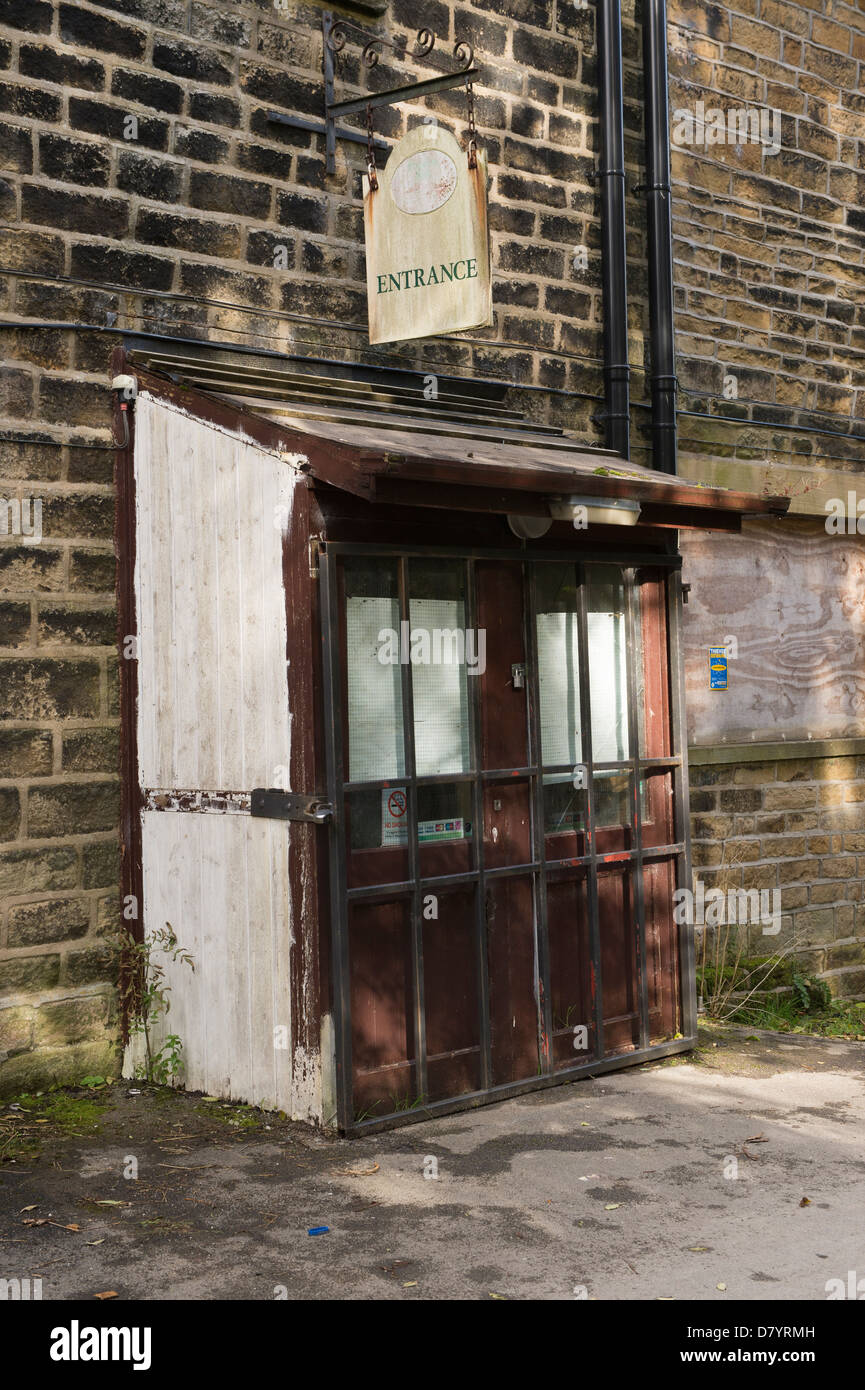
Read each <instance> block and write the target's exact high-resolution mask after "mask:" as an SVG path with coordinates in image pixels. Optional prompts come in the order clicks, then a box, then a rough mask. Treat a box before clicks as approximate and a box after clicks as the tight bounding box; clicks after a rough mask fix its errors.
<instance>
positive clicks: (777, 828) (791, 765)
mask: <svg viewBox="0 0 865 1390" xmlns="http://www.w3.org/2000/svg"><path fill="white" fill-rule="evenodd" d="M863 805H865V759H863V758H861V757H858V758H856V757H853V758H845V757H838V758H779V759H777V760H776V761H774V762H753V763H750V764H747V765H741V764H735V763H725V764H715V765H710V764H707V765H702V766H696V767H692V768H691V811H692V832H693V842H692V856H693V866H694V877H695V879H696V878H699V879H701V880H702V881H703V883H704V884H705V885H706V888H707V889H708V888H719V889H721V890H723V891H724V892H725V893H726V892H727V891H728V890H729V889H731V888H732V889H738V888H744V889H769V890H771V889H778V890H779V891H780V907H781V930H780V932H779V933H778V934H777V935H769V936H766V935H764V934H763V932H762V928H761V926H760V925H759V924H751V926H750V927H749V944H750V949H751V951H752V952H753V954H754V955H769V954H773V953H774V952H775V951H776V950H778V949H782V950H783V949H786V948H788V947H789V946H791V945H792V944H794V943H795V947H796V949H795V955H796V957H797V958H798V959H799V960H801V961H802V963H803V965H804V967H805V968H806V969H807V970H808V971H809V972H813V973H814V974H815V975H820V976H822V977H823V978H824V979H825V980H826V981H827V982H828V984H829V986H830V988H831V989H832V992H833V994H836V995H840V996H842V997H849V998H863V997H865V900H863V885H865V817H863Z"/></svg>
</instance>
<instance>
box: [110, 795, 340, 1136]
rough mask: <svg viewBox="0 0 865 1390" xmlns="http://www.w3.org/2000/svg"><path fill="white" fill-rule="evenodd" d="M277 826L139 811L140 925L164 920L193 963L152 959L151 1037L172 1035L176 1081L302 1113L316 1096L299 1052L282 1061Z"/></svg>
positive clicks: (284, 1023)
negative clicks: (158, 993) (157, 976)
mask: <svg viewBox="0 0 865 1390" xmlns="http://www.w3.org/2000/svg"><path fill="white" fill-rule="evenodd" d="M289 833H290V829H289V826H288V824H287V823H286V822H283V821H269V820H253V819H252V818H251V817H249V816H245V815H218V814H206V813H205V814H196V813H193V812H182V811H181V812H172V811H147V812H145V814H144V836H143V842H144V847H143V867H144V902H145V913H146V923H147V927H148V929H149V930H152V929H155V928H156V927H159V926H162V925H163V924H164V923H165V922H170V923H171V925H172V927H173V929H174V931H175V933H176V935H177V938H178V941H179V942H180V944H181V945H182V946H184V947H185V949H186V950H188V951H189V953H190V955H191V956H192V957H193V961H194V965H195V970H194V972H193V971H192V970H190V968H189V967H188V966H186V965H182V964H179V963H178V964H174V965H172V964H170V963H169V962H167V961H166V960H165V958H164V957H163V956H162V955H158V956H157V957H156V958H157V959H159V960H160V962H161V963H162V964H163V965H164V966H165V970H166V978H167V982H168V984H169V985H170V987H171V993H170V996H169V997H170V1000H171V1007H170V1009H169V1012H168V1014H167V1015H166V1017H165V1018H164V1019H163V1020H162V1021H161V1022H160V1024H159V1025H158V1028H157V1032H156V1043H157V1046H158V1045H159V1044H160V1043H161V1041H162V1040H163V1039H164V1037H165V1036H166V1034H167V1033H177V1034H178V1035H179V1037H180V1038H181V1040H182V1043H183V1053H182V1056H183V1061H184V1068H185V1070H184V1074H183V1077H182V1080H183V1083H184V1085H185V1086H186V1087H187V1088H188V1089H189V1090H193V1091H204V1092H205V1093H206V1094H208V1095H218V1096H224V1097H227V1098H229V1099H232V1100H238V1101H251V1102H253V1103H255V1104H258V1105H261V1106H263V1107H264V1108H265V1109H271V1110H284V1111H285V1112H286V1114H288V1115H290V1116H292V1117H293V1118H297V1119H304V1120H307V1119H318V1118H320V1115H321V1093H320V1080H319V1078H318V1075H317V1073H316V1074H312V1075H311V1074H310V1070H309V1067H308V1065H307V1063H308V1059H307V1058H305V1057H304V1058H303V1059H301V1067H300V1070H299V1074H298V1075H297V1077H296V1078H295V1077H294V1075H293V1068H292V1055H291V1050H290V1039H291V982H290V977H289V961H290V947H291V937H290V935H288V934H287V930H286V928H287V917H288V900H289V882H288V837H289ZM277 1030H279V1031H277ZM282 1037H284V1038H285V1041H286V1043H287V1044H288V1045H287V1046H286V1047H281V1046H278V1045H277V1044H278V1043H279V1042H280V1041H281V1040H282ZM127 1070H128V1068H127Z"/></svg>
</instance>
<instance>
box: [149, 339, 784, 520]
mask: <svg viewBox="0 0 865 1390" xmlns="http://www.w3.org/2000/svg"><path fill="white" fill-rule="evenodd" d="M250 356H254V355H252V354H250ZM225 357H229V360H228V361H226V360H224V359H225ZM232 358H233V355H231V356H229V354H227V353H219V352H218V350H216V351H214V350H212V349H211V350H210V351H208V352H206V353H203V354H198V353H196V355H194V356H192V355H187V354H186V353H179V352H177V351H176V350H175V351H174V352H173V353H171V354H167V353H160V352H154V351H152V350H149V349H148V350H144V351H142V350H141V349H140V348H137V349H136V350H135V351H133V352H132V353H131V354H129V357H128V359H127V360H128V366H127V368H126V370H132V371H134V372H135V374H136V375H137V376H138V378H139V387H140V389H144V390H151V391H153V392H154V393H155V394H157V395H161V396H163V397H167V398H169V399H173V400H174V402H175V403H176V404H177V405H179V406H181V407H184V408H186V409H193V410H194V411H195V412H196V413H197V414H200V415H202V416H204V417H205V418H211V419H212V420H213V421H214V422H215V423H219V424H221V425H223V426H224V427H227V428H231V429H234V430H237V431H239V432H241V433H246V434H247V435H249V436H250V437H253V438H255V439H256V440H257V442H259V443H260V444H262V445H264V446H265V447H268V448H272V449H273V448H275V449H277V450H278V451H279V452H280V453H284V454H296V455H303V456H304V457H303V460H302V461H301V463H300V467H301V468H302V470H303V471H304V472H305V473H307V474H308V475H309V476H310V477H311V478H313V479H315V480H316V481H317V482H320V483H324V484H328V485H330V486H333V487H337V488H341V489H343V490H345V491H347V492H350V493H353V494H354V495H356V496H358V497H362V498H364V499H366V500H367V501H370V502H379V503H388V504H392V505H402V506H427V507H437V508H446V509H456V510H468V511H484V512H499V513H510V514H516V515H523V516H538V517H549V516H550V504H551V502H555V501H558V500H561V499H568V498H575V499H578V500H581V501H586V502H588V501H590V500H591V501H596V503H597V505H603V504H604V503H605V502H607V503H610V502H617V501H621V500H625V501H630V502H637V503H639V505H640V524H641V525H647V526H653V525H654V526H674V527H681V528H688V527H698V528H701V529H709V530H729V531H737V530H739V527H740V524H741V521H742V519H743V518H745V517H763V516H783V515H784V513H785V512H786V511H787V508H788V506H789V498H787V497H772V496H757V495H756V494H753V493H749V492H737V491H731V490H729V489H726V488H716V487H706V486H705V485H703V484H700V483H692V482H689V481H687V480H686V479H684V478H681V477H679V476H678V475H675V476H674V475H670V474H666V473H659V472H656V471H655V470H653V469H651V468H645V467H643V466H642V465H641V464H637V463H632V462H630V461H628V460H626V459H623V458H621V457H620V456H619V455H618V454H616V453H615V452H613V451H612V450H608V449H601V448H593V447H591V446H589V445H586V444H585V443H583V442H582V441H580V440H578V439H576V438H575V437H573V436H572V435H569V434H568V433H567V432H566V431H565V430H563V429H558V428H554V427H553V428H551V427H549V426H545V425H540V424H537V423H536V422H534V421H532V420H529V419H528V418H526V417H525V416H524V415H521V414H520V413H519V412H517V411H515V410H513V409H509V408H508V407H507V406H506V405H505V404H504V400H503V398H504V394H505V392H506V390H507V389H508V386H509V385H511V384H509V383H504V382H503V383H501V387H502V390H501V399H499V400H496V399H491V398H490V395H489V394H487V395H486V396H481V397H478V396H477V395H474V394H473V395H469V394H467V393H468V392H469V391H471V390H472V384H471V383H469V382H467V383H465V384H463V383H461V382H460V383H459V384H458V386H457V388H456V389H455V388H454V378H439V379H438V380H439V381H440V382H442V383H443V385H442V387H441V388H440V389H439V390H438V394H436V395H434V396H433V398H432V399H429V400H428V399H427V398H426V397H425V395H424V393H423V390H422V389H421V388H420V387H419V386H417V385H415V384H414V383H415V382H417V381H418V380H423V378H420V377H419V376H417V375H416V374H408V373H406V374H405V375H406V376H407V377H409V379H410V380H411V378H413V382H412V384H410V385H408V386H406V385H402V384H397V385H393V384H391V383H389V382H387V383H385V384H384V385H382V384H381V382H380V380H378V381H377V380H375V379H373V380H372V381H370V380H369V379H366V380H364V379H363V378H362V377H361V378H360V379H358V378H357V377H356V376H355V375H353V374H352V375H348V374H346V373H348V372H352V373H354V371H355V370H356V369H352V368H349V367H348V365H347V364H345V371H344V374H340V373H336V374H333V368H334V366H335V365H336V364H327V366H328V368H329V369H330V370H331V373H332V374H331V375H330V376H329V377H327V376H325V377H323V376H322V375H321V374H315V375H313V374H309V373H308V372H305V371H301V370H298V369H297V368H287V367H285V366H282V365H281V366H280V367H275V366H271V365H270V361H272V359H270V361H269V362H268V366H267V367H265V368H263V367H262V366H261V365H260V360H259V362H258V363H256V364H255V365H250V364H249V359H248V358H247V359H246V360H245V361H244V360H237V359H234V360H232ZM278 360H279V361H280V362H284V361H285V359H278ZM339 365H340V366H343V364H339ZM374 373H375V369H374V368H371V369H368V372H367V377H368V378H369V377H370V376H372V377H373V378H374ZM445 383H446V384H445ZM459 387H463V392H461V391H460V390H459ZM514 389H519V388H518V387H516V388H514Z"/></svg>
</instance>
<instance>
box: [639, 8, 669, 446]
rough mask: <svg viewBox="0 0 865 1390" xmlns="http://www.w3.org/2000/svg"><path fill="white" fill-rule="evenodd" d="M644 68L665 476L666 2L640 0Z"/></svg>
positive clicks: (652, 303)
mask: <svg viewBox="0 0 865 1390" xmlns="http://www.w3.org/2000/svg"><path fill="white" fill-rule="evenodd" d="M643 67H644V70H645V77H646V194H647V200H648V209H647V210H648V218H647V221H648V231H649V317H650V322H651V329H650V353H651V363H652V368H651V371H652V378H651V385H652V466H653V467H654V468H657V469H660V470H661V472H663V473H675V472H676V344H675V336H674V330H673V213H672V193H671V188H670V124H669V107H668V102H667V5H666V0H643Z"/></svg>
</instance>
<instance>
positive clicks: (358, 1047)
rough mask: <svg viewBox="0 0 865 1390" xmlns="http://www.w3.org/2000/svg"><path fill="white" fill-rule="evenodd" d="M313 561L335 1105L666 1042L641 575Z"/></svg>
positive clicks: (663, 877)
mask: <svg viewBox="0 0 865 1390" xmlns="http://www.w3.org/2000/svg"><path fill="white" fill-rule="evenodd" d="M346 550H347V548H346ZM330 563H333V561H331V562H330ZM332 573H333V574H334V577H335V582H333V583H331V588H330V593H331V599H330V613H331V620H332V621H331V626H332V629H333V637H332V642H333V647H334V660H333V667H332V671H333V690H334V695H335V700H334V705H335V710H336V713H335V717H334V743H335V747H334V749H333V750H332V765H333V770H334V775H333V778H332V782H333V790H334V799H335V801H336V802H337V816H336V832H335V833H336V844H335V853H336V855H337V857H338V860H339V869H338V872H337V874H336V875H335V877H334V879H333V883H334V885H335V892H336V896H337V898H338V899H339V900H338V901H337V902H336V904H335V910H336V913H337V930H336V932H335V937H334V950H335V956H336V968H337V971H338V973H340V975H341V979H342V986H341V987H338V988H337V991H336V996H337V1002H336V1008H337V1010H338V1011H341V1014H340V1018H339V1021H338V1028H340V1027H341V1029H342V1044H341V1047H340V1048H338V1056H339V1058H340V1060H341V1066H342V1073H343V1082H342V1084H343V1087H344V1099H343V1127H346V1128H351V1127H354V1126H357V1125H362V1124H364V1123H375V1122H376V1121H381V1120H384V1119H385V1118H394V1117H398V1116H400V1115H403V1114H405V1113H407V1112H410V1111H416V1112H418V1113H421V1112H425V1111H426V1110H427V1108H428V1107H429V1106H431V1105H432V1106H434V1105H436V1104H437V1103H443V1102H453V1101H454V1100H456V1099H457V1098H459V1097H467V1096H470V1095H477V1096H479V1097H480V1096H485V1095H486V1096H495V1095H497V1094H503V1093H505V1092H506V1091H507V1089H508V1088H513V1087H514V1086H516V1087H519V1088H526V1087H528V1086H530V1085H531V1084H532V1083H533V1082H534V1083H535V1084H537V1083H538V1082H539V1081H543V1080H549V1079H552V1078H553V1076H554V1075H555V1074H557V1073H564V1072H571V1071H576V1070H578V1069H579V1067H580V1066H584V1065H587V1064H588V1063H590V1062H591V1061H592V1060H598V1059H601V1058H605V1057H610V1056H615V1055H617V1054H620V1053H629V1052H635V1051H637V1050H639V1049H641V1048H645V1047H647V1046H648V1045H649V1044H650V1041H651V1040H652V1039H660V1038H669V1037H670V1036H671V1035H672V1031H673V1030H674V1029H675V1027H676V1026H677V1024H678V976H677V973H676V972H677V968H678V953H677V949H676V940H675V934H674V932H673V929H672V906H671V895H672V887H673V886H674V884H675V881H676V878H675V872H674V870H675V869H676V864H677V859H676V854H677V851H676V847H675V846H674V845H673V817H672V800H671V792H672V775H673V774H672V770H671V769H670V768H669V767H668V766H667V765H666V764H667V763H669V762H670V761H671V759H670V752H671V741H670V732H669V727H670V720H669V696H668V690H667V670H668V661H667V648H666V628H665V626H664V622H663V611H664V596H665V579H664V577H663V575H659V574H654V575H652V576H648V577H647V576H643V575H637V576H635V575H633V574H632V573H631V572H627V571H625V570H623V569H622V568H621V567H617V566H612V565H604V566H587V567H585V570H583V569H582V568H580V567H578V566H576V565H575V564H573V563H572V562H567V563H564V562H562V563H559V562H553V561H544V562H539V563H526V562H520V561H517V560H505V559H494V558H489V559H487V558H477V559H467V558H464V557H457V558H448V557H438V556H429V555H417V556H415V555H404V556H395V555H382V554H375V553H373V552H371V551H365V550H364V551H360V550H357V551H352V552H348V553H345V554H343V555H340V557H339V560H338V563H337V564H336V568H335V570H333V571H332ZM329 583H330V581H329ZM659 750H662V751H660V752H659ZM653 755H654V757H655V759H656V762H657V760H658V759H660V762H661V763H662V764H664V765H663V766H661V767H657V766H655V765H654V764H652V763H651V759H652V756H653ZM647 762H648V764H649V765H648V766H647ZM664 850H668V852H667V853H662V851H664ZM647 855H648V858H647Z"/></svg>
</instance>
